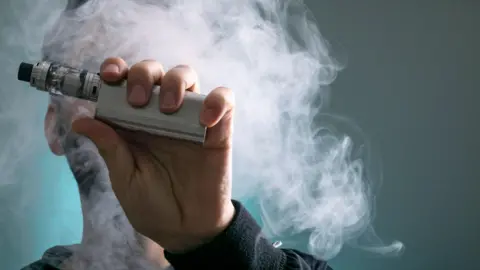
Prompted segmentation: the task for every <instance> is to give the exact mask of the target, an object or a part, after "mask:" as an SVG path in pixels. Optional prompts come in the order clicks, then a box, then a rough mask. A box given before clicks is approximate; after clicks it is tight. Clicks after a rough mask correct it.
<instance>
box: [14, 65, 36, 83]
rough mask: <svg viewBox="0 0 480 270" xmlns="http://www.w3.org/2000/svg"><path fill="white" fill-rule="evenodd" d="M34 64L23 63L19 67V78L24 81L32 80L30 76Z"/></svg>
mask: <svg viewBox="0 0 480 270" xmlns="http://www.w3.org/2000/svg"><path fill="white" fill-rule="evenodd" d="M32 71H33V65H32V64H29V63H21V64H20V67H19V68H18V75H17V79H18V80H19V81H23V82H30V77H32Z"/></svg>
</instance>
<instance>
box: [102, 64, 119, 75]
mask: <svg viewBox="0 0 480 270" xmlns="http://www.w3.org/2000/svg"><path fill="white" fill-rule="evenodd" d="M103 72H107V73H119V72H120V69H119V68H118V66H117V65H114V64H109V65H107V66H106V67H105V68H104V69H103Z"/></svg>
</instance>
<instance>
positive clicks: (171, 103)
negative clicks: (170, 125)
mask: <svg viewBox="0 0 480 270" xmlns="http://www.w3.org/2000/svg"><path fill="white" fill-rule="evenodd" d="M175 107H177V101H176V100H175V95H174V94H173V93H172V92H168V91H167V92H166V93H165V94H164V95H163V98H162V108H163V109H174V108H175Z"/></svg>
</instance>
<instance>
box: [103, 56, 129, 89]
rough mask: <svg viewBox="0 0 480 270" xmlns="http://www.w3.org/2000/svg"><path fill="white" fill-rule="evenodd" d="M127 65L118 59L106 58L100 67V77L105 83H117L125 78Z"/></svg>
mask: <svg viewBox="0 0 480 270" xmlns="http://www.w3.org/2000/svg"><path fill="white" fill-rule="evenodd" d="M127 72H128V65H127V63H126V62H125V61H124V60H123V59H121V58H118V57H111V58H107V59H106V60H105V61H104V62H103V63H102V65H101V66H100V76H101V77H102V79H103V80H105V81H106V82H112V83H113V82H118V81H120V80H121V79H123V78H125V76H127Z"/></svg>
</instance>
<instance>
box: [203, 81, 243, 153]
mask: <svg viewBox="0 0 480 270" xmlns="http://www.w3.org/2000/svg"><path fill="white" fill-rule="evenodd" d="M234 109H235V98H234V95H233V92H232V91H231V90H230V89H228V88H224V87H219V88H216V89H215V90H213V91H212V92H210V94H208V96H207V97H206V98H205V101H204V103H203V109H202V112H201V114H200V121H201V122H202V124H203V125H205V126H206V127H207V128H208V129H207V137H206V139H205V143H204V147H206V148H231V146H232V136H233V113H234Z"/></svg>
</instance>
